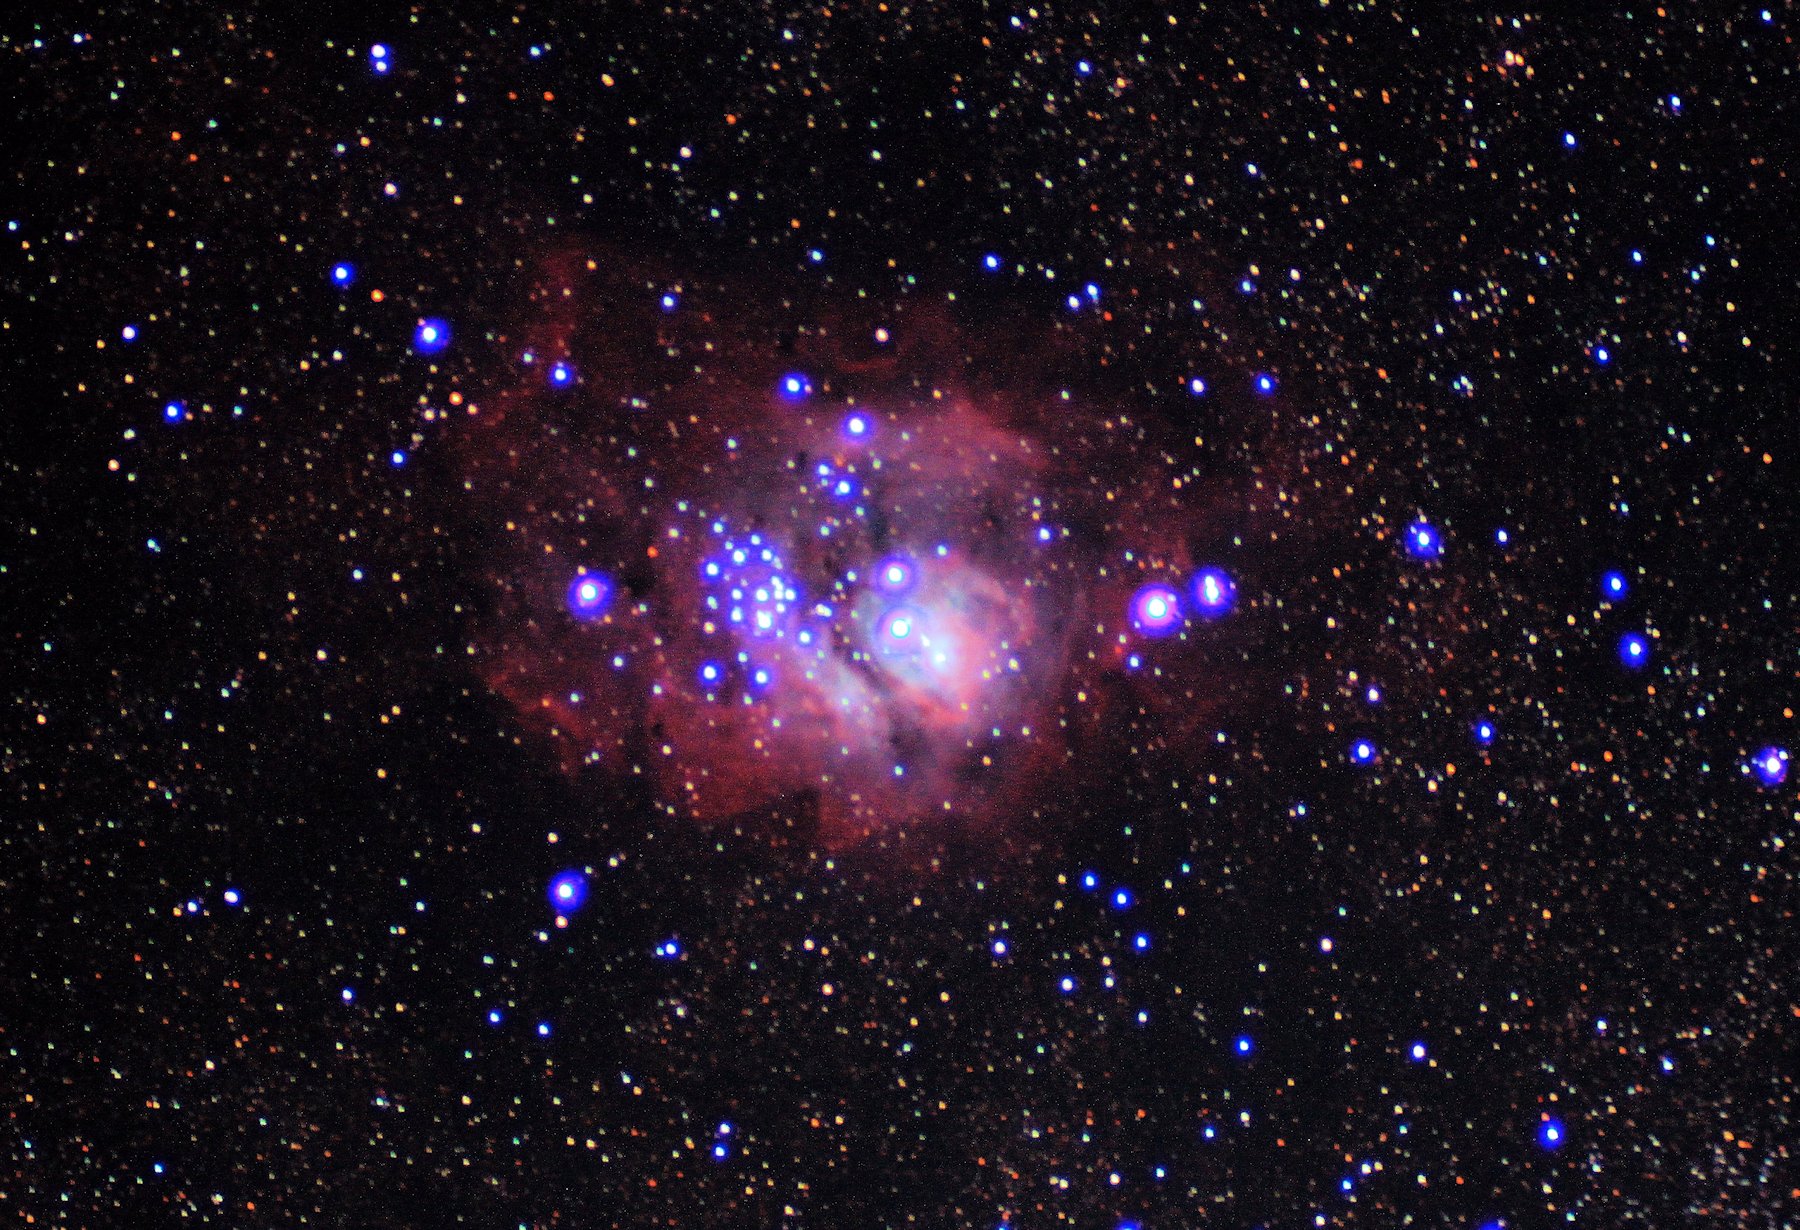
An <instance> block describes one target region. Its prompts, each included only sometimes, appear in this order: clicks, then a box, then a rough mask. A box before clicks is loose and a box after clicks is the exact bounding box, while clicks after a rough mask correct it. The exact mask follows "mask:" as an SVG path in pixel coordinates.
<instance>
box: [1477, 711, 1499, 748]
mask: <svg viewBox="0 0 1800 1230" xmlns="http://www.w3.org/2000/svg"><path fill="white" fill-rule="evenodd" d="M1472 730H1473V733H1474V735H1475V742H1476V743H1478V744H1480V745H1481V746H1482V747H1486V746H1488V745H1489V744H1490V743H1492V742H1493V741H1494V737H1495V736H1496V735H1498V734H1499V733H1500V731H1499V729H1498V728H1497V727H1495V725H1494V723H1493V722H1492V721H1491V720H1490V719H1488V718H1477V719H1476V721H1475V725H1474V727H1473V728H1472Z"/></svg>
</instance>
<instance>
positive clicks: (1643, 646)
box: [1619, 632, 1650, 670]
mask: <svg viewBox="0 0 1800 1230" xmlns="http://www.w3.org/2000/svg"><path fill="white" fill-rule="evenodd" d="M1649 660H1650V642H1649V640H1647V639H1646V638H1645V637H1644V636H1643V634H1642V633H1638V632H1627V633H1626V634H1625V635H1624V636H1622V637H1620V638H1619V661H1621V662H1623V663H1624V664H1625V665H1626V666H1628V667H1630V668H1632V669H1633V670H1636V669H1637V668H1638V667H1640V666H1642V665H1643V664H1644V663H1646V662H1648V661H1649Z"/></svg>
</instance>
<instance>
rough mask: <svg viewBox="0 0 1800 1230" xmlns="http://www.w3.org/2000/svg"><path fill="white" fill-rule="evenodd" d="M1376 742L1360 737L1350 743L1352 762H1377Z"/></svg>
mask: <svg viewBox="0 0 1800 1230" xmlns="http://www.w3.org/2000/svg"><path fill="white" fill-rule="evenodd" d="M1375 751H1376V749H1375V744H1374V743H1372V742H1370V741H1369V740H1368V739H1358V740H1356V742H1354V743H1352V744H1351V745H1350V763H1351V764H1356V765H1366V764H1373V763H1374V762H1375Z"/></svg>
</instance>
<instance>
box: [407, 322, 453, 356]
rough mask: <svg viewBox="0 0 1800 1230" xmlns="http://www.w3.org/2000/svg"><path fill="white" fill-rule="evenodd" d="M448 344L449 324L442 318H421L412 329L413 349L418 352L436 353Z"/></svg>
mask: <svg viewBox="0 0 1800 1230" xmlns="http://www.w3.org/2000/svg"><path fill="white" fill-rule="evenodd" d="M449 344H450V326H449V325H448V324H446V323H445V322H444V321H442V320H437V319H431V318H427V319H425V320H421V321H420V322H419V324H418V327H417V328H415V329H414V330H413V349H414V350H416V351H418V352H419V353H420V354H438V353H441V352H442V351H443V349H444V348H445V347H446V346H448V345H449Z"/></svg>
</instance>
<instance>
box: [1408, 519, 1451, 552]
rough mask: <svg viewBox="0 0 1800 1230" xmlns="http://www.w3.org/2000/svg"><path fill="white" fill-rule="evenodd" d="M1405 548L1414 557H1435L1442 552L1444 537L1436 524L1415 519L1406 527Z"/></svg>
mask: <svg viewBox="0 0 1800 1230" xmlns="http://www.w3.org/2000/svg"><path fill="white" fill-rule="evenodd" d="M1406 549H1407V551H1409V552H1410V553H1411V554H1412V555H1413V557H1414V558H1415V559H1436V558H1437V557H1438V556H1440V555H1442V554H1443V553H1444V537H1443V535H1442V534H1440V533H1438V530H1437V527H1436V526H1434V525H1431V524H1430V523H1428V522H1425V521H1415V522H1413V523H1412V524H1411V525H1409V526H1407V527H1406Z"/></svg>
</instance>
